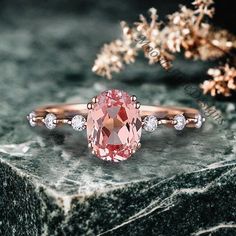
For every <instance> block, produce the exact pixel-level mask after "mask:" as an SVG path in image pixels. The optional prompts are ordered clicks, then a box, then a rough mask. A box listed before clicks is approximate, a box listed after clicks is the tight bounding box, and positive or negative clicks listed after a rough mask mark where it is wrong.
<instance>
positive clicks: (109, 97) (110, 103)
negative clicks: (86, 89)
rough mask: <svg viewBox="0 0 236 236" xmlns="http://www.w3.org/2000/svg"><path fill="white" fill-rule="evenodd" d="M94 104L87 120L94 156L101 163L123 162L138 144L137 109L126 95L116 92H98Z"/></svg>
mask: <svg viewBox="0 0 236 236" xmlns="http://www.w3.org/2000/svg"><path fill="white" fill-rule="evenodd" d="M97 101H98V102H97V103H95V104H94V107H93V109H91V110H89V113H88V118H87V136H88V142H89V143H91V146H92V150H93V153H94V154H95V155H96V156H97V157H98V158H100V159H103V160H110V161H121V160H126V159H127V158H129V157H130V156H131V154H132V153H133V152H134V151H135V150H136V149H137V146H138V144H139V141H140V137H141V131H142V120H141V117H140V114H139V109H137V108H135V102H133V101H132V100H131V97H130V96H129V95H128V94H127V93H126V92H123V91H119V90H115V89H113V90H108V91H105V92H103V93H101V94H100V95H99V96H98V97H97Z"/></svg>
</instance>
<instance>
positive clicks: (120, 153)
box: [27, 89, 205, 162]
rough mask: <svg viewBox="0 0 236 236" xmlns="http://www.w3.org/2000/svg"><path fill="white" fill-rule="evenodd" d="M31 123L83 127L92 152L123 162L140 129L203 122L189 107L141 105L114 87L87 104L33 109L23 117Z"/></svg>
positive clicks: (179, 127) (197, 125) (133, 147)
mask: <svg viewBox="0 0 236 236" xmlns="http://www.w3.org/2000/svg"><path fill="white" fill-rule="evenodd" d="M27 118H28V120H29V123H30V125H31V126H46V128H48V129H54V128H56V127H59V126H62V125H70V126H71V127H72V128H73V129H74V130H76V131H82V130H84V129H87V139H88V146H89V148H91V149H92V154H94V155H96V156H97V157H98V158H100V159H102V160H107V161H114V162H118V161H123V160H126V159H128V158H129V157H130V156H132V154H134V153H135V151H136V150H137V149H139V148H140V146H141V144H140V138H141V133H142V129H143V130H145V131H147V132H153V131H154V130H156V129H157V127H159V126H166V127H173V128H175V129H176V130H182V129H184V128H185V127H187V128H200V127H201V126H202V124H203V123H204V122H205V118H203V117H202V115H201V113H200V112H199V111H198V110H196V109H193V108H182V107H162V106H143V105H142V106H141V105H140V103H139V102H138V101H137V98H136V96H135V95H133V96H130V95H129V94H128V93H126V92H124V91H120V90H117V89H112V90H108V91H105V92H102V93H101V94H100V95H98V96H96V97H94V98H93V99H92V101H91V102H89V103H88V104H78V103H76V104H57V105H51V106H43V107H39V108H37V109H35V110H34V111H33V112H31V113H30V114H29V115H28V116H27Z"/></svg>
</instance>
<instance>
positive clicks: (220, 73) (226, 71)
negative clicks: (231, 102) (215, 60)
mask: <svg viewBox="0 0 236 236" xmlns="http://www.w3.org/2000/svg"><path fill="white" fill-rule="evenodd" d="M207 73H208V75H210V76H211V77H213V80H206V81H204V83H203V84H202V85H201V87H202V89H203V92H204V93H210V94H211V96H216V95H217V94H222V95H224V96H226V97H227V96H230V95H231V94H232V92H233V91H234V92H235V91H236V68H234V67H230V66H229V64H225V65H224V66H222V67H218V68H214V69H213V68H210V69H209V70H208V72H207Z"/></svg>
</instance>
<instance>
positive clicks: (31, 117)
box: [28, 111, 36, 127]
mask: <svg viewBox="0 0 236 236" xmlns="http://www.w3.org/2000/svg"><path fill="white" fill-rule="evenodd" d="M35 118H36V114H35V112H33V111H32V112H30V114H29V115H28V120H29V123H30V125H31V126H32V127H34V126H36V122H35V120H34V119H35Z"/></svg>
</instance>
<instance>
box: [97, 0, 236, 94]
mask: <svg viewBox="0 0 236 236" xmlns="http://www.w3.org/2000/svg"><path fill="white" fill-rule="evenodd" d="M212 4H213V0H194V1H193V2H192V5H193V8H187V7H186V6H180V9H179V11H177V12H175V13H173V14H171V15H168V17H167V22H166V23H165V24H163V23H161V22H160V21H159V19H158V15H157V10H156V9H155V8H151V9H149V15H150V19H147V18H146V17H145V16H143V15H140V17H139V21H138V22H135V23H134V24H133V25H132V27H129V26H128V24H127V23H126V22H121V28H122V37H121V39H117V40H115V41H113V42H111V43H109V44H105V45H104V46H103V48H102V49H101V52H100V53H99V54H98V55H97V59H96V60H95V64H94V66H93V68H92V71H93V72H95V73H96V74H98V75H100V76H104V77H107V78H108V79H111V78H112V74H113V73H114V72H116V73H118V72H120V71H121V70H122V69H123V68H124V66H125V64H130V63H134V62H135V60H136V57H137V55H138V53H139V52H140V51H142V52H143V54H144V57H146V58H147V59H148V62H149V64H154V63H160V65H161V66H162V67H163V68H165V69H169V68H170V67H171V61H172V60H174V58H175V57H174V54H176V53H179V52H184V56H185V57H186V58H187V59H200V60H210V59H216V58H220V57H222V56H224V55H226V54H229V53H230V51H231V50H232V49H233V48H236V37H235V36H234V35H232V34H230V33H229V32H228V31H226V30H222V29H216V28H215V27H214V26H212V25H210V24H209V23H206V19H207V18H212V17H213V14H214V11H215V9H214V8H213V7H212ZM232 68H233V67H231V70H232ZM213 77H214V76H213ZM214 78H215V77H214ZM208 82H209V81H208ZM208 82H206V83H203V85H202V86H201V87H202V88H203V89H204V93H208V92H210V93H211V95H213V94H215V95H216V94H222V95H224V96H228V95H229V94H231V93H230V92H229V90H232V88H228V87H224V86H229V84H228V83H226V84H222V85H221V86H222V88H223V87H224V89H225V90H224V92H223V90H222V89H220V90H218V89H213V87H212V89H213V90H214V91H215V92H214V91H213V90H211V89H209V88H210V87H208V89H206V84H207V83H208ZM217 88H218V86H217ZM227 88H228V89H227ZM233 90H234V89H233ZM212 91H213V92H212ZM219 91H221V92H219Z"/></svg>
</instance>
